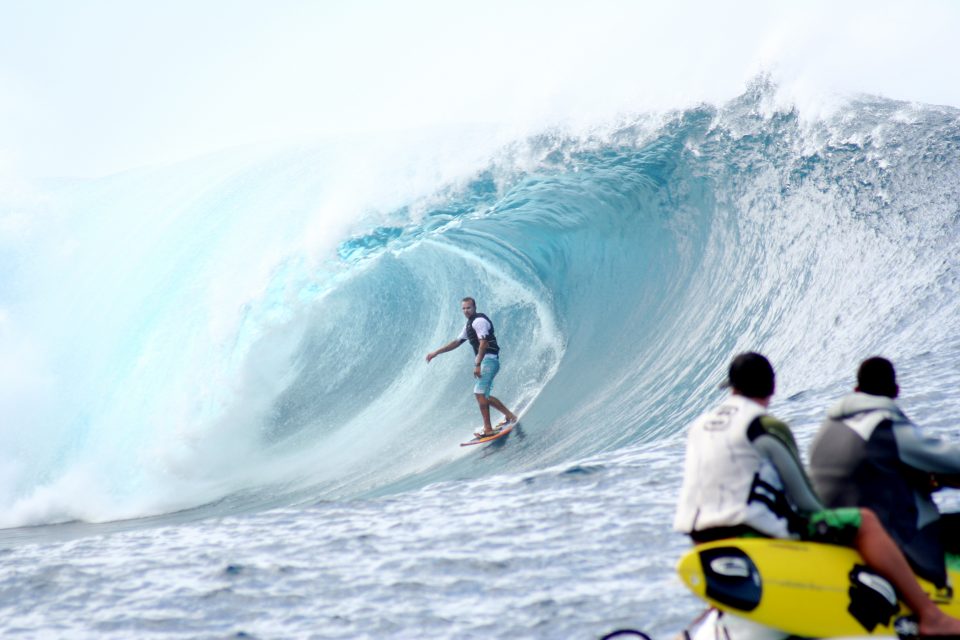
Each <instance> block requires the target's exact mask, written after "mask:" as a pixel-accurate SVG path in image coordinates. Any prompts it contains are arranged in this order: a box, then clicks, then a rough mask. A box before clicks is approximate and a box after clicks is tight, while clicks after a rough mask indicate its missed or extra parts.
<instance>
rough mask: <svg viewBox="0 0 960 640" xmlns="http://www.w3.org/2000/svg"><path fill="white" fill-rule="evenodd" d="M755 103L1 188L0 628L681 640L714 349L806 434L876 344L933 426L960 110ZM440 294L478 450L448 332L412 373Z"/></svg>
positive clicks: (258, 152)
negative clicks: (742, 354) (468, 329)
mask: <svg viewBox="0 0 960 640" xmlns="http://www.w3.org/2000/svg"><path fill="white" fill-rule="evenodd" d="M775 94H776V88H775V87H773V86H771V85H770V84H769V83H768V82H766V81H765V80H763V79H760V80H758V81H756V82H755V83H753V84H752V85H751V86H750V87H749V89H748V90H747V91H746V92H745V93H744V94H743V95H741V96H739V97H737V98H736V99H734V100H732V101H730V102H728V103H725V104H719V105H708V104H704V105H700V106H698V107H695V108H689V109H685V110H680V111H675V112H669V113H665V114H657V115H651V114H643V115H638V116H635V117H629V118H623V119H621V120H619V121H617V122H611V123H608V124H607V125H606V126H603V127H594V128H592V129H590V130H587V131H584V130H579V131H573V130H559V129H558V130H549V131H543V132H542V133H541V134H539V135H536V136H532V137H525V138H523V139H517V140H503V139H501V138H498V137H497V136H492V135H489V134H488V132H486V131H483V130H480V129H477V130H467V131H457V132H455V134H456V135H454V134H453V133H451V132H449V131H446V132H442V133H441V134H436V133H433V134H424V135H422V136H421V135H418V134H408V135H406V136H403V137H398V138H392V139H389V140H386V139H370V138H364V139H353V140H349V139H338V140H320V141H316V142H311V143H304V144H302V145H299V146H297V147H289V146H288V147H282V148H281V147H254V148H244V149H237V150H229V151H224V152H222V153H218V154H215V155H212V156H207V157H202V158H197V159H195V160H192V161H190V162H187V163H181V164H175V165H171V166H165V167H153V168H148V169H141V170H136V171H129V172H126V173H122V174H117V175H112V176H109V177H105V178H100V179H90V180H63V181H50V182H47V183H45V184H43V185H40V186H39V187H36V188H35V189H32V190H30V191H25V192H22V193H18V194H12V195H11V194H6V195H5V196H4V199H3V200H2V201H0V207H2V209H0V222H2V228H3V230H4V233H3V235H2V239H0V283H2V284H0V347H2V352H3V353H4V354H5V355H4V362H3V363H2V364H0V382H2V390H0V415H2V416H3V421H2V424H0V438H2V446H0V505H2V508H0V526H2V527H3V529H2V530H0V556H2V558H3V561H2V564H0V611H2V616H0V635H3V636H4V637H18V636H19V637H29V638H33V637H50V638H54V637H70V638H128V637H133V636H136V637H157V638H229V637H255V638H425V637H429V638H598V637H600V636H602V635H603V634H604V633H608V632H610V631H612V630H614V629H617V628H624V627H630V628H636V629H643V630H645V631H647V632H648V633H650V634H651V635H652V636H653V637H654V638H666V637H670V636H672V635H673V634H675V633H676V632H678V631H679V630H681V629H682V628H683V627H684V626H685V625H686V624H687V623H688V622H690V621H691V620H692V619H693V618H694V617H695V616H696V615H697V614H698V613H699V612H700V611H701V610H702V608H703V607H702V605H701V604H700V603H699V602H697V601H696V600H695V599H694V598H693V597H692V596H690V595H688V594H687V593H686V592H685V590H684V588H683V587H682V586H681V585H680V582H679V579H678V578H677V577H676V576H675V574H674V572H673V566H674V564H675V562H676V560H677V558H678V556H679V554H680V553H682V551H683V550H684V549H685V548H686V546H687V541H686V540H685V539H684V538H683V537H682V536H680V535H678V534H674V533H672V531H671V526H670V525H671V520H672V515H673V503H674V500H675V497H676V494H677V491H678V489H679V484H680V473H681V463H682V454H683V442H682V438H683V427H684V425H685V424H686V423H687V422H688V421H689V420H691V419H692V418H693V417H694V416H696V415H697V414H698V413H699V412H701V411H703V410H704V409H705V408H707V407H708V406H709V405H711V404H712V403H715V402H717V401H718V400H719V399H720V398H721V397H722V395H723V391H721V390H720V389H718V384H719V383H720V382H721V381H722V379H723V377H724V371H725V367H726V364H727V362H728V361H729V359H730V357H731V356H732V355H733V354H735V353H737V352H739V351H743V350H747V349H754V350H759V351H762V352H764V353H765V354H767V355H768V356H769V357H770V359H771V360H772V362H773V363H774V365H775V367H776V368H777V371H778V393H777V396H776V397H775V400H774V403H773V405H772V407H771V408H772V411H773V412H774V413H776V414H778V415H779V416H781V417H783V418H786V419H787V420H789V421H790V422H791V423H792V424H793V425H794V428H795V431H796V433H797V435H798V437H799V440H800V441H801V444H802V445H806V444H807V443H808V442H809V440H810V438H811V437H812V434H813V432H814V430H815V428H816V425H817V423H818V421H819V420H820V417H821V416H822V413H823V410H824V409H825V407H826V406H827V405H828V404H829V403H830V402H831V401H832V400H833V399H834V398H835V397H837V396H838V395H840V394H842V393H844V392H845V391H846V390H848V389H849V388H850V387H851V386H852V383H853V373H854V371H855V368H856V365H857V363H858V362H859V361H860V360H861V359H862V358H864V357H866V356H870V355H874V354H882V355H885V356H887V357H889V358H891V359H892V360H894V362H895V364H896V365H897V367H898V372H899V375H900V383H901V388H902V390H903V398H902V404H903V406H904V408H905V409H906V411H907V412H908V414H910V415H911V416H912V417H913V418H914V419H915V420H917V421H918V422H919V423H920V424H922V425H923V426H925V427H926V428H928V429H930V430H931V431H933V432H937V433H941V434H943V435H944V436H946V437H950V438H954V437H956V429H955V426H956V424H957V423H958V420H960V410H958V408H957V403H956V401H955V399H956V396H957V393H958V383H960V370H958V366H957V362H958V357H960V339H958V337H957V336H958V335H960V333H958V329H960V326H958V325H960V313H958V311H960V309H958V304H960V272H958V262H960V257H958V254H957V252H956V247H957V245H958V240H960V204H958V203H960V144H958V143H960V111H958V110H956V109H952V108H947V107H938V106H930V105H923V104H915V103H908V102H900V101H895V100H890V99H886V98H878V97H858V98H851V99H849V100H848V101H846V102H845V103H843V104H842V105H841V106H839V107H838V108H836V109H835V110H833V111H832V112H830V113H829V114H827V115H820V116H815V117H814V116H810V115H808V114H804V113H801V112H800V111H799V110H798V109H797V108H790V107H786V106H784V105H783V104H782V103H781V102H780V101H778V100H776V99H775ZM37 221H39V222H37ZM465 295H471V296H474V297H475V298H476V299H477V301H478V305H479V308H480V310H482V311H484V312H486V313H488V314H489V315H490V316H491V317H492V318H493V320H494V323H495V325H496V327H497V334H498V338H499V340H500V343H501V345H502V349H503V352H502V353H503V355H502V362H503V366H502V369H501V373H500V375H499V376H498V377H497V380H496V385H495V393H496V395H498V396H499V397H500V398H501V399H502V400H503V401H504V402H506V403H507V404H508V405H509V406H511V407H512V408H514V410H515V411H518V412H522V420H521V424H520V426H518V428H517V429H516V430H515V432H514V433H513V434H511V435H510V436H509V437H508V438H506V439H505V440H503V441H498V442H497V443H494V444H491V445H489V446H486V447H469V448H461V447H459V446H458V444H459V443H460V442H462V441H464V440H465V439H467V438H468V437H469V434H470V432H471V431H472V430H473V429H474V428H476V427H477V426H478V412H477V409H476V405H475V401H474V400H473V398H472V394H471V389H472V377H471V374H472V369H471V360H470V358H469V356H470V355H472V354H470V353H469V350H468V349H469V348H468V347H463V348H461V349H460V350H457V351H454V352H452V353H448V354H445V355H442V356H440V357H439V358H438V359H437V360H435V361H433V362H432V363H430V364H429V365H428V364H427V363H426V362H425V361H424V356H425V354H426V353H427V352H428V351H430V350H432V349H435V348H437V347H439V346H441V345H442V344H445V343H446V342H448V341H449V340H451V339H452V338H454V337H455V336H456V335H457V333H458V332H459V330H460V328H461V325H462V316H461V315H460V312H459V301H460V299H461V298H462V297H463V296H465ZM942 499H943V502H944V504H945V505H946V506H947V507H950V506H952V505H955V504H956V502H957V499H956V495H955V494H953V493H947V494H945V495H944V496H942Z"/></svg>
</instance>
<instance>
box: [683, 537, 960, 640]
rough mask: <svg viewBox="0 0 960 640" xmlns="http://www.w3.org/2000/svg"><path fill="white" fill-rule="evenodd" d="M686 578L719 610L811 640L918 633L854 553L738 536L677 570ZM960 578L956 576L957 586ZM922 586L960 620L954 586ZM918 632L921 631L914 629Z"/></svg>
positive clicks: (696, 553)
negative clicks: (911, 630) (912, 629)
mask: <svg viewBox="0 0 960 640" xmlns="http://www.w3.org/2000/svg"><path fill="white" fill-rule="evenodd" d="M677 572H678V573H679V574H680V577H681V579H682V580H683V582H684V583H685V584H686V585H687V587H689V588H690V590H691V591H693V592H694V593H695V594H696V595H698V596H699V597H701V598H703V599H704V600H706V601H707V602H709V603H710V604H712V605H713V606H715V607H717V608H718V609H721V610H722V611H727V612H729V613H733V614H736V615H738V616H740V617H742V618H747V619H749V620H753V621H754V622H758V623H760V624H763V625H766V626H769V627H773V628H775V629H780V630H782V631H786V632H788V633H790V634H793V635H797V636H805V637H809V638H816V637H819V638H828V637H835V636H865V635H875V636H896V635H898V632H899V634H900V635H906V634H910V624H911V623H910V622H909V618H907V616H909V615H910V610H909V609H907V607H906V605H904V604H902V603H901V602H900V601H899V600H898V599H897V594H896V592H895V590H894V588H893V587H892V586H891V585H890V583H889V582H888V581H887V580H885V579H884V578H882V577H881V576H879V575H877V574H876V573H875V572H873V571H872V570H871V569H870V568H869V567H867V566H866V564H865V563H864V561H863V559H862V558H861V557H860V555H859V554H858V553H857V552H856V551H854V550H853V549H849V548H847V547H839V546H834V545H827V544H818V543H815V542H795V541H792V540H773V539H767V538H735V539H729V540H717V541H715V542H710V543H707V544H702V545H697V546H696V547H694V548H693V549H692V550H691V551H689V552H688V553H686V554H685V555H684V556H683V557H682V558H681V559H680V562H679V564H678V565H677ZM958 579H960V573H957V572H955V571H950V584H951V585H957V584H960V583H958ZM919 582H920V586H921V587H923V589H924V591H926V592H927V594H928V595H930V597H931V598H932V599H933V601H934V602H936V603H937V605H938V606H939V607H940V608H941V609H942V610H943V611H945V612H946V613H948V614H950V615H952V616H955V617H960V597H954V593H953V590H952V589H950V588H949V587H948V588H946V589H942V590H938V589H937V588H936V587H935V586H934V585H933V584H931V583H929V582H926V581H924V580H920V581H919ZM914 633H915V629H914Z"/></svg>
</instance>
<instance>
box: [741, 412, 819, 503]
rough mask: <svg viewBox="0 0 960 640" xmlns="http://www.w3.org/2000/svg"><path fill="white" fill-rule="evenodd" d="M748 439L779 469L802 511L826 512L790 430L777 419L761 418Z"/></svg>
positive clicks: (770, 417) (788, 490)
mask: <svg viewBox="0 0 960 640" xmlns="http://www.w3.org/2000/svg"><path fill="white" fill-rule="evenodd" d="M747 436H748V437H749V438H750V441H751V442H752V443H753V446H754V447H755V448H756V449H757V451H759V452H760V455H762V456H764V457H766V458H767V459H768V460H770V462H771V463H772V464H773V466H774V467H775V468H776V470H777V473H779V474H780V480H782V481H783V487H784V490H785V492H786V494H787V497H788V498H789V499H790V502H791V503H793V505H794V506H795V507H796V508H797V509H798V510H800V511H801V512H803V513H813V512H814V511H820V510H822V509H823V508H824V506H823V503H822V502H820V498H819V497H818V496H817V493H816V492H815V491H814V490H813V486H812V485H811V484H810V479H809V478H808V477H807V473H806V472H805V471H804V470H803V463H801V462H800V455H799V453H798V449H797V443H796V441H795V440H794V439H793V434H792V433H791V432H790V427H788V426H787V425H786V424H785V423H784V422H781V421H780V420H777V419H776V418H774V417H773V416H769V415H765V416H760V417H758V418H757V419H756V420H754V421H753V424H751V425H750V428H749V429H748V431H747Z"/></svg>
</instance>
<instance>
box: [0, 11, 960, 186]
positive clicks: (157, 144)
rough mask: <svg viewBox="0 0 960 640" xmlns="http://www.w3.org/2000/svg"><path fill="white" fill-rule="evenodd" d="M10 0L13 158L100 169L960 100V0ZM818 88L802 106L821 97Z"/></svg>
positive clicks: (9, 162)
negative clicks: (330, 143) (648, 114)
mask: <svg viewBox="0 0 960 640" xmlns="http://www.w3.org/2000/svg"><path fill="white" fill-rule="evenodd" d="M664 4H666V3H658V4H654V3H651V2H641V1H639V0H635V1H629V2H627V1H613V0H609V1H606V0H595V1H594V2H590V3H585V2H558V1H557V0H550V1H546V0H544V1H530V2H523V1H519V0H514V1H499V0H487V1H485V2H469V3H468V2H456V1H454V0H443V1H436V2H428V1H417V0H409V1H408V2H373V1H350V2H347V1H344V2H330V1H315V2H309V1H306V0H303V1H294V0H271V1H270V2H266V1H263V2H252V1H249V0H203V1H197V0H166V1H164V2H153V1H151V2H147V1H134V0H130V1H120V0H116V1H112V2H108V1H106V0H88V1H80V2H77V1H73V0H62V1H56V0H29V1H27V0H23V1H16V0H8V1H5V2H3V3H2V4H0V173H2V172H7V173H15V174H19V175H23V176H28V177H33V176H53V175H100V174H103V173H109V172H113V171H118V170H122V169H126V168H131V167H135V166H139V165H143V164H152V163H158V162H171V161H176V160H179V159H183V158H187V157H191V156H195V155H197V154H200V153H204V152H209V151H214V150H219V149H223V148H227V147H231V146H235V145H239V144H245V143H250V142H258V141H270V140H287V139H294V138H297V137H299V136H305V135H312V134H328V133H338V132H344V131H376V130H390V129H397V128H413V127H422V126H432V125H438V124H439V125H445V124H460V123H477V122H492V123H505V124H508V125H520V126H528V127H534V128H536V127H537V126H541V125H543V124H544V123H549V122H553V121H556V120H558V119H568V120H569V119H573V120H575V121H576V120H590V119H592V118H593V119H595V118H602V117H605V116H609V115H611V114H614V113H617V112H622V111H641V110H648V109H661V108H670V107H682V106H686V105H687V104H690V103H692V102H695V101H701V100H707V101H712V102H718V101H723V100H725V99H728V98H730V97H732V96H734V95H737V94H738V93H740V92H742V90H743V88H744V85H745V82H746V81H747V80H748V79H749V78H751V77H753V76H754V75H756V74H757V73H759V72H761V71H768V72H770V73H772V74H773V76H774V78H775V79H776V80H778V81H779V82H780V84H781V86H782V87H784V89H785V91H786V92H788V93H790V94H791V95H794V96H796V97H797V99H798V100H799V101H800V102H801V104H802V103H803V102H804V101H806V103H807V104H808V105H809V104H816V103H817V101H818V100H820V99H821V98H824V99H825V98H827V97H829V96H831V95H835V94H849V93H857V92H869V93H879V94H883V95H887V96H888V97H892V98H898V99H904V100H912V101H917V102H928V103H934V104H949V105H953V106H960V70H958V64H957V61H958V60H960V38H958V37H957V34H958V33H960V3H957V2H949V1H946V0H944V1H932V0H930V1H925V2H924V1H921V2H911V3H907V2H877V1H871V2H843V3H839V2H772V1H769V0H765V1H750V2H737V3H732V2H728V3H715V2H710V3H706V2H704V3H694V2H677V3H671V4H670V6H663V5H664ZM802 106H803V105H802Z"/></svg>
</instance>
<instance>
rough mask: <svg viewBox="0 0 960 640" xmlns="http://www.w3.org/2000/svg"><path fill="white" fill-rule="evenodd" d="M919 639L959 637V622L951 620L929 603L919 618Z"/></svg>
mask: <svg viewBox="0 0 960 640" xmlns="http://www.w3.org/2000/svg"><path fill="white" fill-rule="evenodd" d="M919 627H920V637H921V638H930V637H934V636H960V620H957V619H956V618H952V617H950V616H948V615H947V614H945V613H944V612H943V611H941V610H940V609H939V608H937V606H936V605H933V603H931V607H930V608H929V609H927V610H926V611H924V612H923V615H922V616H921V617H920V624H919Z"/></svg>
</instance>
